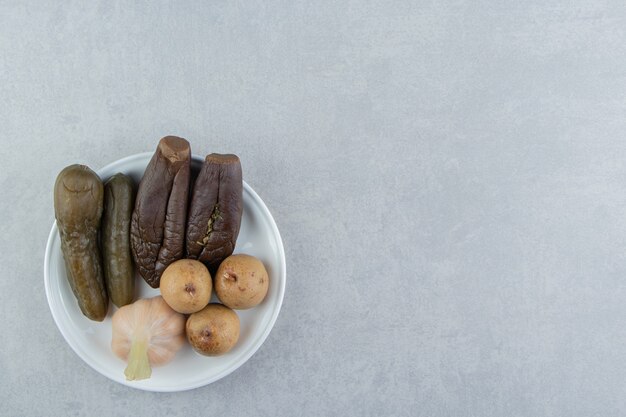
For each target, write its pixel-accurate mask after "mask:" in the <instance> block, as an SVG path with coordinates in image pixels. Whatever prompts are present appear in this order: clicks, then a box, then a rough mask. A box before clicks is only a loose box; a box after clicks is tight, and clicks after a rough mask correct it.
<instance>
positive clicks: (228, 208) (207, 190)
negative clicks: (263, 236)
mask: <svg viewBox="0 0 626 417" xmlns="http://www.w3.org/2000/svg"><path fill="white" fill-rule="evenodd" d="M242 193H243V180H242V173H241V163H240V161H239V158H238V157H237V156H236V155H231V154H226V155H222V154H215V153H214V154H210V155H207V157H206V158H205V160H204V163H203V164H202V169H201V170H200V173H199V174H198V178H197V179H196V182H195V184H194V187H193V193H192V197H191V203H190V207H189V215H188V218H187V236H186V244H185V246H186V250H187V257H188V258H191V259H197V260H199V261H201V262H203V263H204V264H205V265H206V266H207V267H208V268H209V270H210V271H212V272H214V271H216V270H217V267H218V266H219V264H220V262H222V260H224V259H225V258H227V257H228V256H230V255H231V254H232V253H233V250H234V249H235V242H236V241H237V236H238V235H239V227H240V226H241V216H242V212H243V194H242Z"/></svg>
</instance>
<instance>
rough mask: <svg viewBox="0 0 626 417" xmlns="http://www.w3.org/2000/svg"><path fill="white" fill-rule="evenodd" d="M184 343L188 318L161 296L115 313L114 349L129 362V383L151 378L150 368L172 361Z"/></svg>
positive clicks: (112, 342) (138, 301)
mask: <svg viewBox="0 0 626 417" xmlns="http://www.w3.org/2000/svg"><path fill="white" fill-rule="evenodd" d="M184 343H185V316H183V315H182V314H180V313H177V312H176V311H174V310H172V308H171V307H170V306H169V305H167V303H166V302H165V300H163V298H162V297H161V296H160V295H159V296H156V297H153V298H144V299H140V300H137V301H135V302H134V303H132V304H128V305H125V306H123V307H121V308H120V309H118V310H117V311H116V312H115V314H113V325H112V338H111V350H113V353H115V355H116V356H118V357H119V358H120V359H123V360H125V361H127V362H128V366H127V367H126V370H125V371H124V374H125V375H126V379H127V380H140V379H146V378H150V375H151V374H152V369H151V366H158V365H164V364H166V363H167V362H169V361H171V360H172V359H173V358H174V355H176V352H177V351H178V350H179V349H180V348H181V347H182V346H183V344H184Z"/></svg>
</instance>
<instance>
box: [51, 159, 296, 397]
mask: <svg viewBox="0 0 626 417" xmlns="http://www.w3.org/2000/svg"><path fill="white" fill-rule="evenodd" d="M152 155H153V153H152V152H141V153H137V154H133V155H129V156H126V157H124V158H120V159H118V160H115V161H113V162H111V163H109V164H107V165H105V166H103V167H102V168H100V169H98V170H97V171H96V173H97V174H98V176H102V174H101V173H102V172H106V171H107V170H110V169H112V168H114V167H115V166H116V165H119V164H126V163H129V162H132V161H133V160H136V159H143V158H146V157H148V162H149V158H150V157H152ZM191 159H192V161H196V162H200V163H202V162H203V161H204V158H202V157H201V156H199V155H195V154H192V155H191ZM243 189H244V192H248V193H249V194H250V196H251V197H252V200H253V201H254V202H255V203H256V204H257V205H258V207H259V208H260V209H261V211H262V214H263V215H264V216H265V217H266V219H267V220H268V222H269V226H270V228H271V230H272V232H273V234H274V239H275V240H276V247H277V250H278V258H279V263H280V265H279V266H280V271H279V280H280V281H281V282H282V285H280V286H279V292H278V299H277V302H276V304H275V307H274V309H273V311H272V315H271V317H270V320H269V322H268V325H267V326H266V327H265V329H264V331H263V333H262V334H261V336H260V337H259V338H258V339H257V341H256V342H255V343H254V344H253V345H252V346H250V347H249V348H248V349H247V350H246V351H245V352H244V354H243V355H242V356H241V357H240V358H239V359H238V360H237V361H236V362H234V363H233V364H232V365H231V366H230V367H228V368H226V369H224V370H223V371H221V372H219V373H217V374H215V375H213V376H211V377H210V378H206V379H203V380H199V381H197V382H192V383H190V384H183V385H180V386H171V387H170V386H157V387H149V386H146V385H143V384H142V385H135V384H133V383H132V381H126V380H123V379H121V380H116V379H113V378H112V377H111V376H109V375H108V374H106V373H105V372H104V371H103V370H101V369H99V368H98V367H97V366H96V364H94V363H92V362H91V361H90V360H88V359H87V357H85V356H83V353H82V351H81V350H80V349H79V348H78V346H75V342H74V340H73V338H71V337H69V335H68V334H67V333H66V330H65V328H64V325H62V324H60V317H58V316H57V314H59V313H57V312H55V310H54V309H53V307H52V304H53V301H52V289H51V288H50V286H51V283H50V257H51V252H52V243H53V241H54V240H55V238H57V237H58V228H57V223H56V219H55V220H54V222H53V223H52V227H51V229H50V233H49V234H48V240H47V242H46V251H45V255H44V287H45V292H46V299H47V301H48V308H49V309H50V313H51V314H52V318H53V319H54V323H55V325H56V327H57V329H58V330H59V332H60V333H61V335H62V336H63V339H64V340H65V342H66V343H67V344H68V345H69V346H70V347H71V348H72V350H73V351H74V353H75V354H76V355H77V356H78V357H79V358H80V359H81V360H82V361H83V362H85V363H86V364H87V365H89V367H91V368H92V369H93V370H95V371H96V372H98V373H99V374H100V375H102V376H104V377H106V378H107V379H109V380H111V381H113V382H116V383H119V384H122V385H125V386H127V387H131V388H134V389H139V390H143V391H150V392H181V391H187V390H192V389H195V388H200V387H203V386H206V385H209V384H211V383H213V382H216V381H218V380H220V379H222V378H224V377H226V376H228V375H229V374H231V373H232V372H234V371H235V370H237V369H238V368H239V367H241V366H242V365H243V364H244V363H246V362H247V361H248V360H249V359H250V358H251V357H252V356H253V355H254V354H255V353H256V352H257V351H258V350H259V348H260V347H261V346H262V345H263V343H265V340H266V339H267V337H268V336H269V334H270V332H271V331H272V329H273V328H274V324H275V323H276V320H277V319H278V315H279V313H280V310H281V308H282V304H283V298H284V296H285V288H286V286H287V262H286V257H285V248H284V246H283V240H282V237H281V235H280V231H279V230H278V226H277V225H276V221H275V220H274V217H273V216H272V214H271V212H270V211H269V209H268V208H267V206H266V205H265V202H264V201H263V199H261V197H260V196H259V195H258V194H257V193H256V191H255V190H254V189H253V188H252V187H251V186H250V185H248V183H247V182H246V181H243Z"/></svg>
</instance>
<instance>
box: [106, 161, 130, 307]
mask: <svg viewBox="0 0 626 417" xmlns="http://www.w3.org/2000/svg"><path fill="white" fill-rule="evenodd" d="M133 206H134V195H133V180H132V179H130V177H128V176H126V175H124V174H122V173H118V174H115V175H113V176H112V177H111V178H109V179H108V181H107V182H106V183H105V184H104V214H103V215H102V230H101V242H102V245H101V246H102V258H103V263H104V281H105V283H106V287H107V293H108V294H109V297H110V298H111V301H113V304H115V305H116V306H118V307H122V306H124V305H126V304H130V303H132V302H133V295H134V292H135V273H134V271H133V262H132V255H131V252H130V218H131V215H132V212H133Z"/></svg>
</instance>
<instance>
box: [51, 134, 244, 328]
mask: <svg viewBox="0 0 626 417" xmlns="http://www.w3.org/2000/svg"><path fill="white" fill-rule="evenodd" d="M190 163H191V149H190V146H189V142H187V141H186V140H185V139H183V138H179V137H175V136H166V137H164V138H163V139H161V141H160V142H159V145H158V146H157V150H156V152H155V154H154V156H153V157H152V159H151V160H150V162H149V164H148V166H147V167H146V170H145V172H144V175H143V178H142V179H141V181H140V183H139V185H138V190H137V194H136V196H135V191H134V190H135V184H134V183H133V180H132V179H131V178H130V177H128V176H126V175H124V174H121V173H118V174H115V175H113V176H112V177H110V178H109V179H107V181H106V183H104V184H103V182H102V180H101V179H100V177H98V175H97V174H96V173H95V172H94V171H92V170H91V169H90V168H88V167H87V166H84V165H70V166H68V167H66V168H65V169H63V170H62V171H61V172H60V173H59V175H58V177H57V179H56V183H55V186H54V210H55V217H56V220H57V226H58V229H59V235H60V238H61V250H62V252H63V258H64V262H65V266H66V271H67V279H68V282H69V284H70V287H71V289H72V292H73V293H74V295H75V297H76V300H77V302H78V305H79V307H80V309H81V311H82V312H83V314H84V315H85V316H86V317H88V318H89V319H91V320H95V321H102V320H104V318H105V317H106V315H107V311H108V305H109V298H110V299H111V301H112V302H113V304H115V305H116V306H118V307H121V306H124V305H127V304H130V303H132V302H133V299H134V292H135V270H136V271H137V272H138V274H139V275H140V276H141V277H142V278H143V279H144V280H145V281H146V282H147V283H148V284H149V285H150V286H151V287H153V288H158V287H159V282H160V277H161V274H162V273H163V271H164V270H165V268H167V266H168V265H170V264H171V263H172V262H174V261H176V260H178V259H182V258H191V259H198V260H199V261H201V262H203V263H204V264H205V265H206V266H207V267H208V268H209V269H210V270H213V271H215V269H216V268H217V266H218V265H219V263H220V262H221V261H222V260H223V259H224V258H226V257H228V256H229V255H230V254H232V252H233V250H234V247H235V242H236V240H237V236H238V234H239V229H240V224H241V217H242V212H243V195H242V193H243V180H242V173H241V164H240V161H239V158H238V157H237V156H236V155H220V154H210V155H208V156H207V157H206V159H205V161H204V164H203V166H202V169H201V170H200V173H199V174H198V177H197V179H196V181H195V183H194V185H193V191H192V195H191V198H190V196H189V194H190V189H191V187H190V184H191V170H190ZM188 208H189V210H188Z"/></svg>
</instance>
